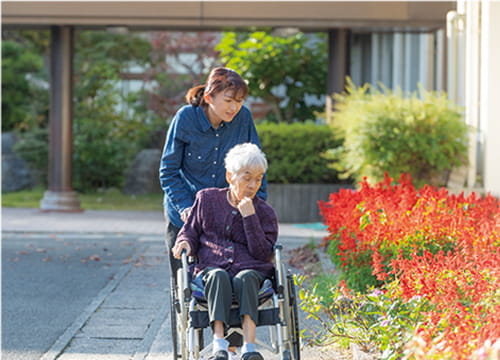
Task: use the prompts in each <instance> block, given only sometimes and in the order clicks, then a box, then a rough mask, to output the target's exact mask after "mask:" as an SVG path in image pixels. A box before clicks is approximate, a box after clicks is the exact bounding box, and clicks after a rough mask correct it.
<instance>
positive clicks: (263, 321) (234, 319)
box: [189, 308, 280, 329]
mask: <svg viewBox="0 0 500 360" xmlns="http://www.w3.org/2000/svg"><path fill="white" fill-rule="evenodd" d="M189 315H190V321H189V326H190V327H192V328H195V329H204V328H206V327H208V326H209V325H210V321H209V319H208V311H206V310H195V311H190V312H189ZM279 321H280V319H279V309H278V308H270V309H261V310H259V320H258V323H257V326H269V325H275V324H277V323H278V322H279ZM229 326H230V327H241V318H240V314H239V311H238V309H231V314H230V316H229Z"/></svg>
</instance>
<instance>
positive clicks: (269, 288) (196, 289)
mask: <svg viewBox="0 0 500 360" xmlns="http://www.w3.org/2000/svg"><path fill="white" fill-rule="evenodd" d="M191 291H192V292H191V296H193V297H194V298H195V299H196V300H197V301H199V302H206V301H207V299H206V298H205V286H204V284H203V279H202V278H201V276H195V277H194V278H193V279H191ZM274 292H275V291H274V288H273V282H272V281H271V280H270V279H266V280H264V282H263V283H262V285H261V287H260V288H259V292H258V298H259V304H262V303H263V302H265V301H266V300H267V299H269V298H270V297H271V296H272V295H273V294H274ZM233 304H237V300H236V299H233Z"/></svg>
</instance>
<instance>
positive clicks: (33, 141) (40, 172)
mask: <svg viewBox="0 0 500 360" xmlns="http://www.w3.org/2000/svg"><path fill="white" fill-rule="evenodd" d="M12 150H14V152H15V153H16V154H18V155H19V156H20V157H21V158H22V159H23V160H24V161H26V163H27V164H28V165H29V166H30V168H31V169H33V170H35V171H36V173H37V176H36V178H37V183H40V184H43V185H46V184H47V180H48V178H47V176H48V156H49V130H48V129H47V128H34V129H32V130H30V131H27V132H24V133H20V134H19V141H18V142H17V143H16V144H15V145H14V147H13V149H12Z"/></svg>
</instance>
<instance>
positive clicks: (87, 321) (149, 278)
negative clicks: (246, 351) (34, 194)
mask: <svg viewBox="0 0 500 360" xmlns="http://www.w3.org/2000/svg"><path fill="white" fill-rule="evenodd" d="M1 215H2V232H3V233H7V232H8V233H18V234H21V233H47V232H49V233H79V234H81V235H82V236H88V237H89V238H92V236H94V235H93V234H96V233H99V234H102V233H124V234H125V233H126V234H137V241H139V242H140V243H142V244H143V245H142V246H140V247H139V249H140V250H139V251H138V252H137V253H136V254H135V258H134V259H132V260H131V261H130V262H129V263H128V264H125V265H124V266H123V267H122V268H121V270H120V271H119V272H118V273H117V274H116V276H114V277H113V279H111V280H110V281H109V283H108V284H107V285H106V286H105V287H104V288H103V289H102V290H101V291H100V292H99V294H98V295H97V296H96V297H95V298H94V299H93V301H92V302H91V303H90V304H89V305H88V306H87V307H86V309H85V310H84V311H83V312H82V314H81V315H80V316H79V317H78V318H77V319H75V320H74V322H73V323H72V324H71V325H70V326H69V327H68V328H67V329H66V331H65V332H64V333H63V334H62V335H61V336H60V338H59V339H58V340H57V341H56V342H55V343H54V344H53V345H52V347H51V348H50V349H49V350H48V351H47V352H46V353H45V354H44V356H43V357H42V360H55V359H60V360H87V359H89V360H90V359H93V360H99V359H106V360H115V359H116V360H118V359H119V360H122V359H134V360H139V359H141V360H142V359H145V360H153V359H155V360H156V359H160V358H161V359H162V360H163V359H171V358H172V345H171V329H170V305H169V302H168V301H165V300H166V299H169V295H168V291H169V288H168V280H167V279H168V268H167V262H166V256H165V251H164V243H163V229H164V220H163V217H162V214H161V213H157V212H134V211H97V210H87V211H84V212H82V213H50V212H49V213H47V212H41V211H40V210H38V209H18V208H2V214H1ZM325 235H326V232H325V231H321V230H316V229H314V228H308V227H303V226H296V225H293V224H280V237H279V241H280V242H281V243H282V244H283V245H284V247H285V249H292V248H295V247H298V246H301V245H303V244H307V243H309V242H311V241H316V242H317V241H319V239H321V238H323V237H324V236H325ZM139 259H140V264H141V266H136V264H137V261H138V260H139ZM152 284H154V286H153V285H152ZM303 355H304V356H303V359H313V358H314V359H321V358H323V359H328V358H330V357H328V356H326V357H322V356H318V355H319V352H317V351H312V352H311V351H309V352H307V351H306V352H304V353H303ZM277 358H278V357H277V356H276V355H271V354H268V355H267V356H266V359H268V360H271V359H277Z"/></svg>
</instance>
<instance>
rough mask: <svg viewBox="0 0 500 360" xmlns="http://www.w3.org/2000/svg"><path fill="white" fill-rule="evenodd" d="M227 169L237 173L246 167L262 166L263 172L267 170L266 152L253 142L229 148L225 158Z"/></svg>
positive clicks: (234, 173)
mask: <svg viewBox="0 0 500 360" xmlns="http://www.w3.org/2000/svg"><path fill="white" fill-rule="evenodd" d="M224 163H225V166H226V170H227V171H229V172H230V173H231V174H233V175H236V174H237V173H239V172H240V170H242V169H244V168H251V169H254V168H260V169H261V170H262V172H264V173H265V172H266V171H267V159H266V154H264V153H263V152H262V150H261V149H259V147H258V146H257V145H255V144H252V143H243V144H238V145H236V146H235V147H233V148H232V149H231V150H229V151H228V152H227V154H226V158H225V159H224Z"/></svg>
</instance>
